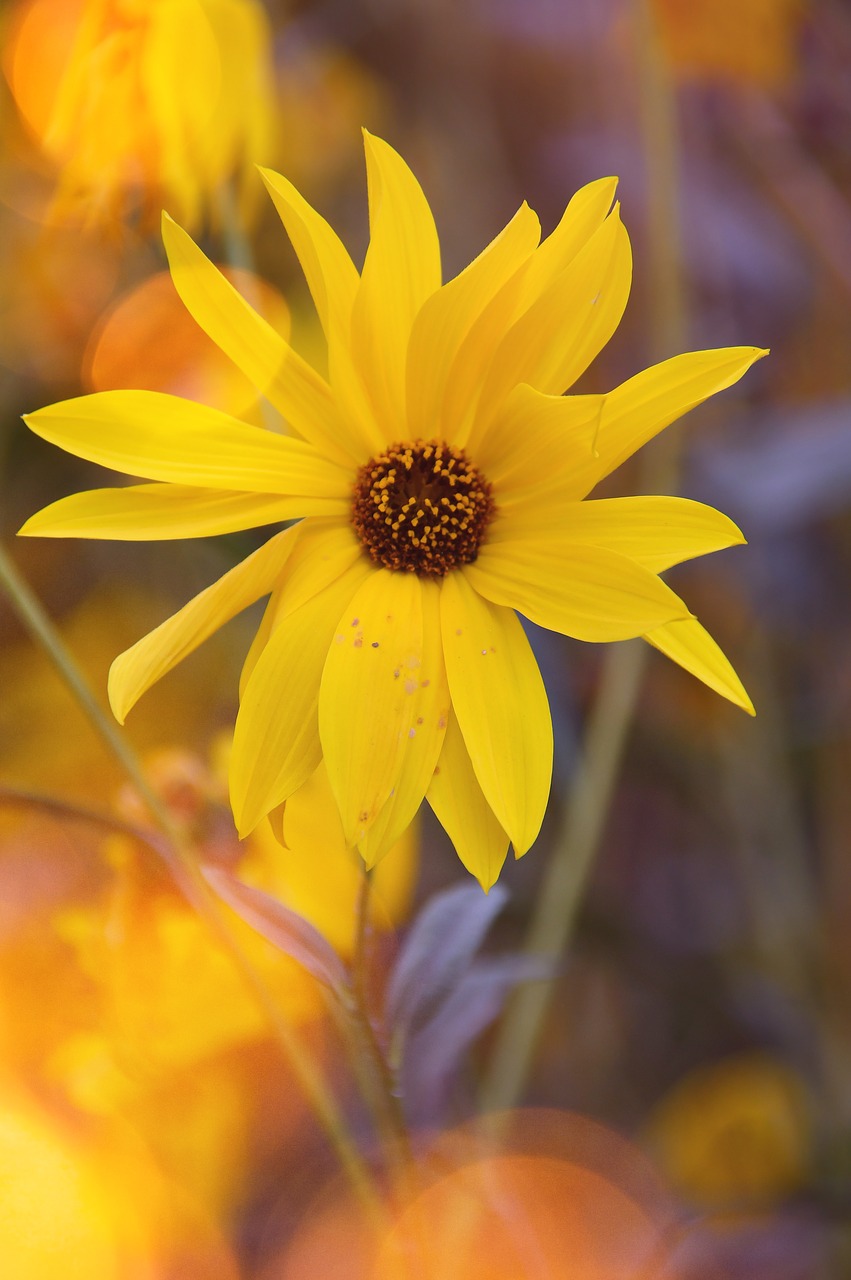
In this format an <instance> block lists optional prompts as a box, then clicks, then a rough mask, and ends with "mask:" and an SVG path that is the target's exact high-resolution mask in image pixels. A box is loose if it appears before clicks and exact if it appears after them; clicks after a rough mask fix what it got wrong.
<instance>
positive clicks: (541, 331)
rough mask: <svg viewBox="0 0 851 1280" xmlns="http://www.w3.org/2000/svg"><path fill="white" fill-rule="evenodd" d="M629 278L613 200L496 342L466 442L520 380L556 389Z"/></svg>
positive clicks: (598, 340)
mask: <svg viewBox="0 0 851 1280" xmlns="http://www.w3.org/2000/svg"><path fill="white" fill-rule="evenodd" d="M631 280H632V255H631V251H630V247H629V237H628V236H627V233H626V229H625V228H624V225H623V223H622V222H621V220H620V214H619V211H618V208H617V206H616V207H615V209H614V211H613V212H612V213H611V214H610V215H609V217H608V218H607V219H606V221H605V222H604V223H603V225H602V226H601V227H600V228H599V230H598V231H597V232H596V233H595V234H594V235H593V236H592V237H591V239H590V240H589V241H588V242H587V244H586V245H585V246H584V248H582V249H581V250H580V252H579V253H578V254H577V255H576V257H575V258H574V259H573V261H572V262H571V263H570V265H569V266H568V267H566V268H565V270H564V271H562V272H560V274H559V275H558V276H556V278H555V279H554V280H553V281H552V282H551V284H550V286H549V287H548V288H547V289H545V290H544V292H543V293H542V294H541V295H540V297H539V298H538V299H537V300H536V301H535V302H534V303H533V304H532V305H531V307H530V308H529V309H528V311H526V312H525V313H524V314H523V315H522V316H521V317H520V319H519V320H518V321H517V322H516V323H515V324H513V325H512V326H511V328H510V329H509V331H508V333H507V334H506V335H505V337H504V338H503V340H502V342H501V343H500V345H499V346H498V347H497V350H496V353H495V355H494V358H493V363H492V364H491V367H490V369H489V371H488V375H487V378H486V380H485V384H484V387H483V388H482V393H481V398H480V401H479V404H478V408H477V410H476V422H475V426H474V428H473V430H472V432H471V435H470V446H471V447H475V445H476V443H477V442H478V441H479V440H481V439H482V438H483V437H484V434H485V432H486V431H487V428H488V426H489V425H490V422H491V421H492V420H493V418H494V416H495V414H496V412H497V410H498V409H499V408H500V406H501V405H502V404H503V403H504V402H505V399H506V397H507V396H508V394H509V393H510V392H511V391H512V390H513V388H514V387H515V386H517V385H518V384H519V383H529V384H530V385H531V386H533V387H535V388H536V389H537V390H538V391H542V392H546V393H550V394H561V392H563V391H564V390H565V389H566V388H567V387H569V386H571V385H572V384H573V383H574V382H575V381H576V379H577V378H578V377H579V375H580V374H581V373H583V372H584V371H585V369H586V368H587V367H588V365H589V364H590V363H591V361H592V360H593V359H594V357H595V356H596V355H597V354H598V353H599V352H600V351H601V350H602V348H603V347H604V346H605V345H606V343H607V342H608V341H609V338H610V337H611V336H612V334H613V333H614V331H615V329H616V328H617V326H618V324H619V323H620V319H621V316H622V315H623V311H624V307H625V306H626V302H627V298H628V297H629V288H630V283H631Z"/></svg>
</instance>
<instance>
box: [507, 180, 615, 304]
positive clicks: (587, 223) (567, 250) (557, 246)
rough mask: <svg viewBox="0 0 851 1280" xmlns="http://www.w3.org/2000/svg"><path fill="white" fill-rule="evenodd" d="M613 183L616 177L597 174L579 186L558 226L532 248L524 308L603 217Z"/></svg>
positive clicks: (609, 205) (609, 202) (524, 288)
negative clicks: (601, 176) (599, 176)
mask: <svg viewBox="0 0 851 1280" xmlns="http://www.w3.org/2000/svg"><path fill="white" fill-rule="evenodd" d="M617 185H618V180H617V178H598V179H597V180H596V182H589V183H587V184H586V186H584V187H581V188H580V189H579V191H577V192H576V194H575V195H574V196H573V197H572V198H571V200H570V203H569V204H568V206H567V208H566V209H565V211H564V214H563V215H562V218H561V221H560V222H559V224H558V226H557V227H556V228H555V230H554V231H553V232H552V233H551V234H550V235H548V236H547V238H546V240H544V242H543V243H542V244H541V246H540V248H538V249H537V250H536V252H535V255H534V257H533V259H532V262H531V263H530V265H529V270H528V271H527V272H526V274H525V275H524V277H523V289H522V292H521V296H520V305H521V307H522V308H523V309H524V310H525V309H526V307H528V306H530V305H531V303H532V302H534V301H535V299H536V298H538V297H540V295H541V294H542V293H543V292H544V290H545V289H546V288H547V286H548V285H549V284H550V281H551V280H552V279H553V278H554V277H555V276H556V275H557V274H558V273H559V272H560V271H563V270H564V268H565V267H567V266H569V265H570V263H571V262H572V261H573V259H574V258H575V257H576V255H577V254H578V253H579V250H580V249H582V248H583V246H584V245H585V244H586V243H587V242H588V241H589V240H590V239H591V237H592V235H593V234H594V232H595V231H597V229H598V228H599V227H600V226H601V225H602V223H603V222H604V221H605V219H606V216H607V214H608V212H609V210H610V209H611V207H612V200H613V199H614V196H615V189H616V188H617Z"/></svg>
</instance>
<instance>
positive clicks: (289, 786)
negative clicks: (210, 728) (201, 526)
mask: <svg viewBox="0 0 851 1280" xmlns="http://www.w3.org/2000/svg"><path fill="white" fill-rule="evenodd" d="M369 573H370V566H369V564H368V563H367V562H366V561H365V560H363V559H361V560H359V561H358V562H357V563H356V564H354V565H352V566H351V567H350V568H349V569H348V570H347V571H346V572H345V573H343V574H341V575H340V577H338V578H337V579H336V580H335V581H334V582H332V583H330V585H329V586H327V587H325V589H324V590H323V591H320V592H319V593H318V594H317V595H315V596H313V597H312V598H311V599H310V600H308V601H307V602H306V603H305V604H303V605H302V606H301V607H300V608H299V609H296V610H295V611H294V612H293V613H290V614H289V615H288V616H287V617H286V618H285V619H283V620H282V621H281V622H279V624H278V625H277V627H275V628H273V630H272V633H271V635H270V636H269V639H268V640H267V642H266V646H265V648H264V649H263V651H262V653H261V654H260V656H259V658H258V659H257V663H256V665H255V667H254V670H253V672H252V674H251V677H250V679H249V680H248V682H247V684H246V686H245V691H244V693H243V696H242V702H241V703H240V708H239V714H238V715H237V718H236V727H235V729H234V737H233V751H232V754H231V766H230V797H231V805H232V807H233V812H234V818H235V819H236V825H237V829H238V831H239V833H240V837H241V838H242V837H245V836H246V835H247V834H248V833H249V832H250V831H253V830H254V828H255V827H256V826H257V824H258V822H260V821H261V819H262V818H264V817H265V815H266V814H267V813H269V812H270V811H271V810H272V809H274V808H275V807H276V806H277V805H279V804H280V803H281V801H282V800H286V799H288V798H289V796H291V795H292V794H293V792H294V791H296V790H297V789H298V787H300V786H301V785H302V783H303V782H306V781H307V779H308V778H309V777H310V775H311V773H312V772H313V770H314V769H315V768H316V767H317V765H318V764H319V761H320V759H321V758H322V749H321V747H320V744H319V721H318V713H317V701H318V697H319V682H320V679H321V676H322V669H323V667H324V666H325V662H326V659H327V656H328V647H329V644H330V643H331V639H332V636H333V635H334V633H335V630H336V627H337V623H338V621H339V618H340V615H341V613H342V611H343V610H344V609H345V607H346V604H347V603H348V601H349V600H351V598H352V596H353V595H354V593H355V592H356V590H357V588H358V586H359V585H360V583H361V582H362V581H363V579H364V577H365V576H366V575H367V574H369Z"/></svg>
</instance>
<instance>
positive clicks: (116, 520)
mask: <svg viewBox="0 0 851 1280" xmlns="http://www.w3.org/2000/svg"><path fill="white" fill-rule="evenodd" d="M348 506H349V504H348V503H347V502H346V500H345V499H343V498H282V497H280V495H279V494H268V493H229V492H228V491H227V490H225V489H195V488H192V487H191V486H190V485H183V484H137V485H128V486H126V487H125V488H117V489H89V490H87V491H86V492H85V493H72V494H71V495H70V497H68V498H60V499H59V501H58V502H52V503H51V504H50V506H49V507H44V508H42V510H41V511H37V512H36V514H35V515H33V516H30V518H29V520H28V521H27V522H26V524H25V525H24V526H23V528H21V529H20V530H19V532H20V533H22V534H24V535H25V536H26V537H36V536H37V537H40V538H115V539H119V540H123V541H137V540H140V539H142V538H144V539H145V540H149V541H157V540H161V539H166V538H207V537H210V536H211V535H213V534H218V533H233V532H234V531H236V530H237V529H253V528H256V527H257V526H258V525H263V524H276V523H278V521H281V520H293V519H296V518H298V517H300V516H310V515H335V514H340V515H344V514H345V512H346V510H347V508H348Z"/></svg>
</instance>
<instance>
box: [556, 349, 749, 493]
mask: <svg viewBox="0 0 851 1280" xmlns="http://www.w3.org/2000/svg"><path fill="white" fill-rule="evenodd" d="M765 355H768V352H767V351H765V350H762V349H761V348H759V347H722V348H720V349H718V350H715V351H691V352H688V353H686V354H684V355H680V356H674V357H673V359H671V360H665V361H663V363H662V364H656V365H653V366H651V368H649V369H644V370H643V371H642V372H641V373H638V374H636V375H635V377H634V378H630V379H629V381H628V382H624V383H622V384H621V385H620V386H619V387H616V388H615V390H614V391H610V392H609V394H608V395H607V396H606V397H605V403H604V405H603V410H602V414H601V418H600V428H599V431H598V432H597V436H596V439H595V442H594V451H593V452H592V453H591V454H590V455H586V456H585V457H583V458H582V459H577V464H576V469H575V472H574V478H573V482H572V484H571V486H570V491H569V492H567V493H565V495H564V496H565V497H570V498H584V496H585V494H586V493H588V492H589V491H590V490H591V489H593V488H594V486H595V485H596V484H597V483H598V482H599V481H600V480H602V479H603V478H604V477H605V476H607V475H609V473H610V472H612V471H614V470H615V468H616V467H619V466H620V464H621V463H622V462H624V461H626V459H627V458H629V457H631V456H632V454H634V453H635V452H636V450H637V449H640V448H641V446H642V445H643V444H646V443H647V441H648V440H652V439H653V437H654V436H655V435H657V434H658V433H659V432H660V431H662V430H663V429H664V428H665V427H667V426H669V425H670V423H672V422H675V421H676V419H677V418H681V417H682V415H683V414H684V413H688V411H689V409H693V408H694V407H695V406H696V405H699V404H701V403H702V402H703V401H704V400H706V399H708V398H709V396H712V395H715V394H716V392H718V391H723V390H724V388H725V387H730V386H732V385H733V383H734V382H738V380H739V378H741V376H742V374H744V373H746V372H747V370H748V369H749V368H750V367H751V365H752V364H753V363H754V361H756V360H761V359H762V357H763V356H765Z"/></svg>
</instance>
